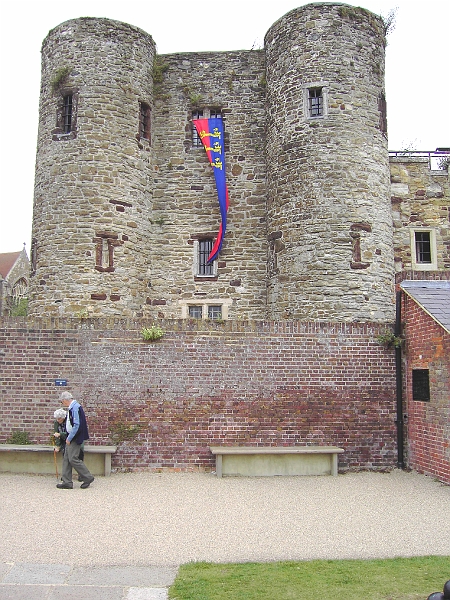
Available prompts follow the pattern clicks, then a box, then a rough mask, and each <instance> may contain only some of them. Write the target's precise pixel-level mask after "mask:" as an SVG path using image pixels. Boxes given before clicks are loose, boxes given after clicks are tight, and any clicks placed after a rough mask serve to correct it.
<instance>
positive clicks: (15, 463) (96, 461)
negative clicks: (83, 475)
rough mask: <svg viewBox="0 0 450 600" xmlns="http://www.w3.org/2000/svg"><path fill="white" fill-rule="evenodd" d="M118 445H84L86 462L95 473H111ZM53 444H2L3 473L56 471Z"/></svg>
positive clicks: (0, 461)
mask: <svg viewBox="0 0 450 600" xmlns="http://www.w3.org/2000/svg"><path fill="white" fill-rule="evenodd" d="M116 450H117V446H89V445H87V444H86V445H85V447H84V462H85V464H86V466H87V468H88V469H89V471H90V472H91V473H92V474H93V475H105V476H106V477H108V476H109V475H111V455H112V454H114V452H116ZM53 452H54V451H53V446H50V445H48V446H45V445H41V444H26V445H18V444H0V472H1V473H39V474H44V475H45V474H50V473H55V460H54V458H53ZM56 458H57V465H58V472H59V473H61V469H62V455H61V452H57V453H56Z"/></svg>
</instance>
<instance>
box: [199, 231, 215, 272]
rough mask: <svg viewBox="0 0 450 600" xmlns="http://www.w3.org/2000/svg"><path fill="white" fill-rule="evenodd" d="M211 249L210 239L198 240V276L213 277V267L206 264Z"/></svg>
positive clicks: (210, 264)
mask: <svg viewBox="0 0 450 600" xmlns="http://www.w3.org/2000/svg"><path fill="white" fill-rule="evenodd" d="M212 247H213V241H212V239H210V238H208V239H204V240H199V242H198V275H214V265H213V263H212V262H210V263H208V257H209V255H210V254H211V250H212Z"/></svg>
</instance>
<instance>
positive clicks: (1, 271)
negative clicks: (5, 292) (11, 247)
mask: <svg viewBox="0 0 450 600" xmlns="http://www.w3.org/2000/svg"><path fill="white" fill-rule="evenodd" d="M21 254H22V251H21V250H20V251H19V252H5V253H3V254H0V275H1V277H2V278H3V279H5V278H6V277H7V276H8V273H9V272H10V271H11V269H12V268H13V266H14V263H15V262H16V260H17V259H18V258H19V256H20V255H21Z"/></svg>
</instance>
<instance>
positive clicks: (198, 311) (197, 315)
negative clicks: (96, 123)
mask: <svg viewBox="0 0 450 600" xmlns="http://www.w3.org/2000/svg"><path fill="white" fill-rule="evenodd" d="M202 310H203V307H202V306H190V307H189V316H190V318H191V319H201V318H202Z"/></svg>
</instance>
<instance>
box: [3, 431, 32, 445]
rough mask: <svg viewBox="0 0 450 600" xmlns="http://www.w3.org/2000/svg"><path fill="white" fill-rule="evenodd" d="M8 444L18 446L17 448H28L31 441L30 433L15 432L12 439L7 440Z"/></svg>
mask: <svg viewBox="0 0 450 600" xmlns="http://www.w3.org/2000/svg"><path fill="white" fill-rule="evenodd" d="M6 443H7V444H16V445H17V446H28V445H29V444H31V443H32V442H31V440H30V438H29V436H28V431H17V430H16V431H13V432H12V434H11V437H10V438H9V439H8V440H6Z"/></svg>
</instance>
